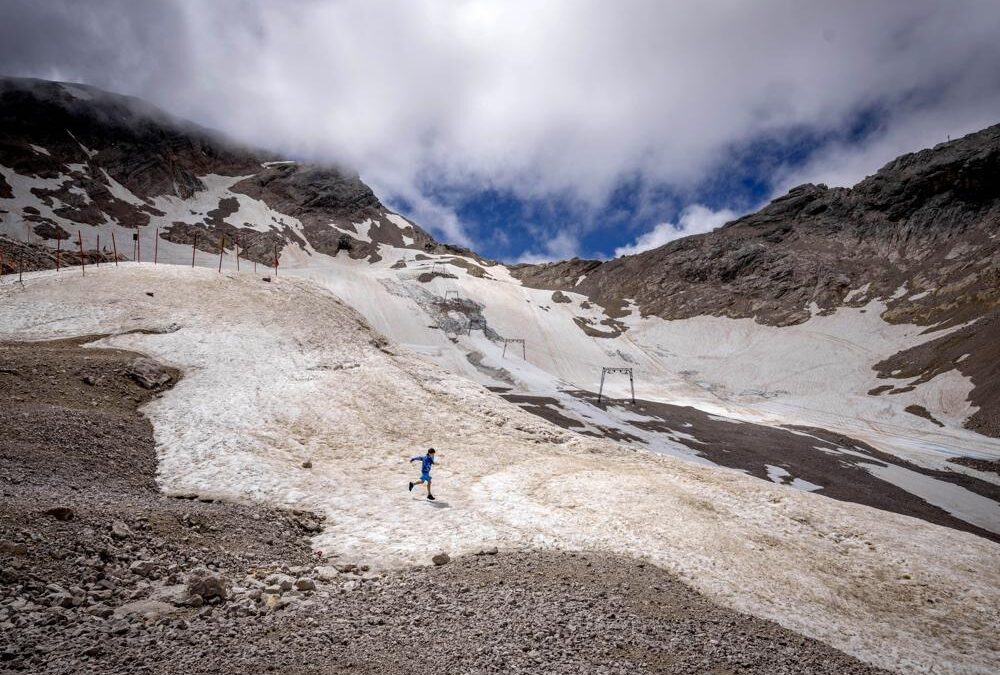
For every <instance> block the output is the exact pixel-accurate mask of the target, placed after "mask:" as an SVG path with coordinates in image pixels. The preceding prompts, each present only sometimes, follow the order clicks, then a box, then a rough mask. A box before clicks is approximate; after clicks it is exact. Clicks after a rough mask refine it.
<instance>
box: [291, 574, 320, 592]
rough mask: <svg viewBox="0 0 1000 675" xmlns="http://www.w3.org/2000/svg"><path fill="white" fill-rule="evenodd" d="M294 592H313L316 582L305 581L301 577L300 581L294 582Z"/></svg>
mask: <svg viewBox="0 0 1000 675" xmlns="http://www.w3.org/2000/svg"><path fill="white" fill-rule="evenodd" d="M295 590H297V591H315V590H316V582H315V581H313V580H312V579H307V578H305V577H302V578H301V579H296V580H295Z"/></svg>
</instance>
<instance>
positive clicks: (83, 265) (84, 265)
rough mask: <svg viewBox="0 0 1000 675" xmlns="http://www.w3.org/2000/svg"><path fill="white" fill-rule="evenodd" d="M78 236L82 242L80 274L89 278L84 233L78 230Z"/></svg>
mask: <svg viewBox="0 0 1000 675" xmlns="http://www.w3.org/2000/svg"><path fill="white" fill-rule="evenodd" d="M76 236H77V239H78V241H79V242H80V274H81V275H83V276H87V261H86V260H84V259H83V233H82V232H81V231H80V230H77V231H76Z"/></svg>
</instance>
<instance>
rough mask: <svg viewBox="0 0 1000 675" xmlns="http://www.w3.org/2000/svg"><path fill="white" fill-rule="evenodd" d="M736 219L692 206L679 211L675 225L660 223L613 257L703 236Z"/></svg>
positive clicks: (728, 212) (729, 213) (723, 212)
mask: <svg viewBox="0 0 1000 675" xmlns="http://www.w3.org/2000/svg"><path fill="white" fill-rule="evenodd" d="M736 217H737V214H736V212H735V211H731V210H730V209H720V210H718V211H713V210H712V209H710V208H708V207H707V206H702V205H701V204H692V205H691V206H688V207H686V208H685V209H684V210H683V211H681V216H680V218H678V219H677V222H676V223H669V222H668V223H660V224H659V225H657V226H656V227H654V228H653V229H652V230H650V231H649V232H646V233H645V234H643V235H641V236H640V237H639V238H638V239H636V240H635V242H634V243H632V244H629V245H628V246H622V247H621V248H616V249H615V257H616V258H617V257H618V256H620V255H635V254H636V253H642V252H643V251H648V250H649V249H652V248H658V247H660V246H663V245H664V244H666V243H668V242H671V241H673V240H674V239H680V238H681V237H687V236H689V235H692V234H703V233H705V232H710V231H712V230H714V229H715V228H717V227H720V226H722V225H725V224H726V223H728V222H729V221H731V220H734V219H735V218H736Z"/></svg>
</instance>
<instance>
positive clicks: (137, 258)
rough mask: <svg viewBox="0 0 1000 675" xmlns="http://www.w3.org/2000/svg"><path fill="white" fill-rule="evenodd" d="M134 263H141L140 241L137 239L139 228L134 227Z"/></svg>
mask: <svg viewBox="0 0 1000 675" xmlns="http://www.w3.org/2000/svg"><path fill="white" fill-rule="evenodd" d="M135 261H136V262H137V263H141V262H142V239H141V238H140V237H139V226H138V225H136V226H135Z"/></svg>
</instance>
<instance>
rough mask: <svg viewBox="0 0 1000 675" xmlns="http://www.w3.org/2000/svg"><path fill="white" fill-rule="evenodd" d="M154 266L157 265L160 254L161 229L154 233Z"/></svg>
mask: <svg viewBox="0 0 1000 675" xmlns="http://www.w3.org/2000/svg"><path fill="white" fill-rule="evenodd" d="M153 237H154V238H153V264H154V265H155V264H156V259H157V258H158V257H159V254H160V228H156V232H155V233H153Z"/></svg>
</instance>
